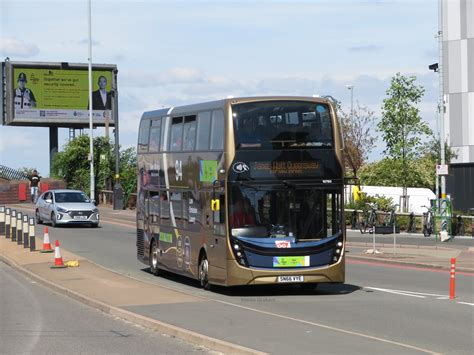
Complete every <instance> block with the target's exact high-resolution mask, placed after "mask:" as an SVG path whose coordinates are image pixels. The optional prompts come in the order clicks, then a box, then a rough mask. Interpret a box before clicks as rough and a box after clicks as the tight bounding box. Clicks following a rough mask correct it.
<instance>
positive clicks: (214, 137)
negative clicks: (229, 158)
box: [211, 110, 224, 150]
mask: <svg viewBox="0 0 474 355" xmlns="http://www.w3.org/2000/svg"><path fill="white" fill-rule="evenodd" d="M221 149H224V112H223V111H222V110H216V111H212V126H211V150H221Z"/></svg>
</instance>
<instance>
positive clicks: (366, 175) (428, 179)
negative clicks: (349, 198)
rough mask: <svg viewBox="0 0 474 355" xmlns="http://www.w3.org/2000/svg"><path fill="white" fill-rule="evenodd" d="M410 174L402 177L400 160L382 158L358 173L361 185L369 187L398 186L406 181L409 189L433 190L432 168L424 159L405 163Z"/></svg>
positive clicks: (365, 166)
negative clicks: (424, 188) (423, 188)
mask: <svg viewBox="0 0 474 355" xmlns="http://www.w3.org/2000/svg"><path fill="white" fill-rule="evenodd" d="M407 164H408V168H409V169H410V174H409V176H407V177H403V176H402V175H403V170H402V168H403V162H402V161H401V160H400V159H390V158H384V159H382V160H379V161H377V162H374V163H371V164H366V165H364V166H363V167H362V169H361V170H360V173H359V178H360V181H361V184H362V185H370V186H400V181H402V180H403V179H404V178H405V179H406V182H407V185H408V186H411V187H427V188H430V189H433V186H434V178H433V175H432V174H434V168H433V165H432V163H431V162H430V161H429V160H428V159H427V158H426V157H424V156H423V157H420V158H418V159H416V160H414V161H410V162H408V163H407Z"/></svg>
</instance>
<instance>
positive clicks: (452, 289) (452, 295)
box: [449, 258, 456, 300]
mask: <svg viewBox="0 0 474 355" xmlns="http://www.w3.org/2000/svg"><path fill="white" fill-rule="evenodd" d="M455 276H456V258H451V275H450V278H449V280H450V282H449V299H450V300H454V298H455V297H456V278H455Z"/></svg>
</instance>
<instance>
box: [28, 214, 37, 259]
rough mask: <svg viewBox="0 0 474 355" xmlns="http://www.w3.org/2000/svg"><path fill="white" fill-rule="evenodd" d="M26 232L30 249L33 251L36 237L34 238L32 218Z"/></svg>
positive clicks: (33, 220)
mask: <svg viewBox="0 0 474 355" xmlns="http://www.w3.org/2000/svg"><path fill="white" fill-rule="evenodd" d="M28 234H29V235H30V251H35V250H36V238H35V219H34V218H30V222H29V231H28Z"/></svg>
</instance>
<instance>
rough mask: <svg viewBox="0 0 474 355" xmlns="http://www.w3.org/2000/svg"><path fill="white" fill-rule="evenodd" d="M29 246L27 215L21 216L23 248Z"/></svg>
mask: <svg viewBox="0 0 474 355" xmlns="http://www.w3.org/2000/svg"><path fill="white" fill-rule="evenodd" d="M29 246H30V239H29V238H28V215H26V214H25V215H23V248H28V247H29Z"/></svg>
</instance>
